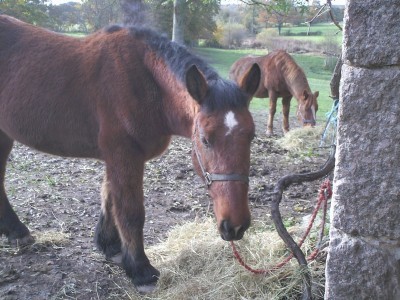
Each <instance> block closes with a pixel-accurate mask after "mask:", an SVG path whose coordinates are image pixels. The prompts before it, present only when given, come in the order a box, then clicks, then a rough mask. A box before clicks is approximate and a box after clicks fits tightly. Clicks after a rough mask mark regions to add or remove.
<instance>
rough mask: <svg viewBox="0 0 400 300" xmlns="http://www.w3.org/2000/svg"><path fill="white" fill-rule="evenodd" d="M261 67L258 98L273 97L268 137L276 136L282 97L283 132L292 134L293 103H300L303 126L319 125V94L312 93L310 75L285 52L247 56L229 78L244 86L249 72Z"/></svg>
mask: <svg viewBox="0 0 400 300" xmlns="http://www.w3.org/2000/svg"><path fill="white" fill-rule="evenodd" d="M255 63H257V64H258V65H259V66H260V68H261V80H260V86H259V87H258V89H257V91H256V93H255V94H254V97H258V98H267V97H269V117H268V124H267V135H272V134H273V120H274V115H275V112H276V101H277V99H278V97H282V112H283V132H284V133H287V132H288V131H289V110H290V100H291V99H292V97H293V96H294V97H295V98H296V99H297V102H298V109H297V117H298V119H299V122H301V123H302V124H303V126H310V125H311V126H314V125H315V114H316V112H317V110H318V102H317V97H318V95H319V92H318V91H317V92H315V93H314V94H313V93H312V92H311V89H310V86H309V85H308V81H307V78H306V75H305V74H304V72H303V70H302V69H301V68H300V67H299V66H298V65H297V64H296V62H295V61H294V59H293V58H292V57H291V56H290V55H289V54H288V53H287V52H286V51H284V50H277V51H274V52H271V53H270V54H268V55H265V56H246V57H243V58H241V59H239V60H237V61H236V62H235V63H234V64H233V65H232V67H231V69H230V71H229V77H230V78H231V79H232V80H235V81H236V82H240V81H241V80H242V78H243V76H244V75H245V74H246V71H247V70H248V68H249V67H250V66H251V65H253V64H255Z"/></svg>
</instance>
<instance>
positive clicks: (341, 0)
mask: <svg viewBox="0 0 400 300" xmlns="http://www.w3.org/2000/svg"><path fill="white" fill-rule="evenodd" d="M71 1H75V2H80V0H50V2H51V3H53V4H54V5H58V4H61V3H65V2H71ZM221 1H222V4H226V3H237V2H239V1H238V0H221ZM345 2H346V0H332V4H333V5H335V4H337V5H344V4H345ZM320 3H321V4H322V3H324V0H320Z"/></svg>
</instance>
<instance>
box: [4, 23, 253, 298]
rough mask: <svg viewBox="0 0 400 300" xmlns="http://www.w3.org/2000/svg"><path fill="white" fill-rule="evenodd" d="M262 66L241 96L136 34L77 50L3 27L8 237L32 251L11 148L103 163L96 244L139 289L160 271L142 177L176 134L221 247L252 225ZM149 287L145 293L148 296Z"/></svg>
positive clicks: (54, 37)
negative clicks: (12, 180)
mask: <svg viewBox="0 0 400 300" xmlns="http://www.w3.org/2000/svg"><path fill="white" fill-rule="evenodd" d="M259 80H260V69H259V67H258V66H257V65H253V66H251V67H250V68H249V70H248V72H247V74H246V75H244V76H242V81H241V82H240V83H239V85H236V84H235V83H233V82H231V81H226V80H224V79H222V78H221V77H219V76H218V74H217V73H216V72H215V71H214V70H213V69H212V68H210V67H209V66H207V65H206V64H205V62H204V61H202V60H201V59H200V58H198V57H196V56H194V55H192V54H190V53H189V52H188V51H187V50H186V49H185V48H184V47H182V46H179V45H178V44H176V43H173V42H170V41H169V40H168V39H167V38H165V37H163V36H160V35H157V34H156V33H155V32H153V31H151V30H148V29H144V28H139V27H129V28H124V27H119V26H111V27H108V28H106V29H104V30H102V31H99V32H97V33H95V34H93V35H90V36H88V37H86V38H83V39H76V38H71V37H67V36H63V35H60V34H56V33H52V32H50V31H47V30H44V29H40V28H37V27H34V26H32V25H28V24H26V23H23V22H21V21H18V20H16V19H14V18H11V17H7V16H0V236H1V235H2V234H4V235H6V236H7V237H8V239H9V241H10V242H11V243H15V242H19V243H27V242H31V241H32V237H31V235H30V232H29V230H28V228H27V227H26V226H25V225H24V224H22V223H21V222H20V220H19V219H18V217H17V215H16V214H15V212H14V210H13V209H12V207H11V205H10V203H9V200H8V198H7V196H6V193H5V188H4V177H5V169H6V162H7V157H8V155H9V153H10V152H11V148H12V146H13V142H14V140H16V141H18V142H21V143H23V144H25V145H28V146H30V147H32V148H35V149H37V150H40V151H44V152H47V153H51V154H54V155H60V156H67V157H83V158H94V159H99V160H103V161H104V162H105V165H106V174H105V177H104V182H103V186H102V193H101V196H102V205H101V215H100V219H99V222H98V225H97V228H96V233H95V236H96V237H95V240H96V243H97V245H98V248H99V249H100V250H102V251H103V252H104V253H105V255H106V257H107V258H109V259H111V258H115V257H119V258H121V259H122V260H121V263H122V266H123V268H124V269H125V271H126V273H127V275H128V276H129V277H131V278H132V280H133V283H134V284H135V285H136V286H137V287H138V289H140V290H143V291H145V288H146V287H150V288H153V287H154V285H155V283H156V281H157V279H158V276H159V272H158V271H157V270H156V269H155V268H154V267H153V266H152V265H151V264H150V262H149V260H148V258H147V256H146V255H145V252H144V246H143V225H144V221H145V212H144V203H143V201H144V199H143V172H144V165H145V162H146V161H147V160H149V159H151V158H153V157H155V156H157V155H160V154H161V153H162V152H163V151H164V150H165V149H166V147H167V146H168V144H169V142H170V138H171V136H172V135H180V136H184V137H187V138H191V139H192V143H193V153H192V159H193V163H194V167H195V169H196V171H197V172H198V173H199V175H200V176H201V177H203V178H204V180H205V182H206V183H207V187H208V189H209V193H210V195H211V197H212V198H213V201H214V211H215V215H216V219H217V224H218V229H219V231H220V234H221V236H222V238H223V239H224V240H237V239H241V238H242V237H243V234H244V232H245V230H246V229H247V228H248V227H249V224H250V212H249V207H248V196H247V193H248V174H249V164H250V142H251V140H252V138H253V136H254V123H253V119H252V117H251V115H250V112H249V110H248V106H247V103H248V101H249V100H250V98H251V97H252V95H253V94H254V92H255V91H256V89H257V87H258V83H259ZM142 288H143V289H142Z"/></svg>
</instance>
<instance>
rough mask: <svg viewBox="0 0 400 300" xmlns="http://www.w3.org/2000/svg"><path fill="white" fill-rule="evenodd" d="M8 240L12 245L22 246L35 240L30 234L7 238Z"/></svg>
mask: <svg viewBox="0 0 400 300" xmlns="http://www.w3.org/2000/svg"><path fill="white" fill-rule="evenodd" d="M8 242H9V243H10V245H11V246H12V247H23V246H27V245H31V244H33V243H34V242H35V239H34V238H33V236H31V235H30V234H29V235H27V236H24V237H22V238H10V237H9V238H8Z"/></svg>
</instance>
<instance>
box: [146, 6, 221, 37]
mask: <svg viewBox="0 0 400 300" xmlns="http://www.w3.org/2000/svg"><path fill="white" fill-rule="evenodd" d="M220 2H221V1H220V0H147V1H146V3H147V4H148V5H149V7H150V10H151V13H152V15H153V16H152V19H153V20H156V24H154V26H155V27H156V28H157V29H159V30H160V31H163V32H165V33H168V34H169V35H170V36H173V35H174V34H173V30H172V29H173V27H174V25H173V19H174V11H175V12H177V14H176V16H175V17H176V19H177V20H176V21H177V22H176V24H175V26H177V27H175V30H174V32H175V35H174V38H175V40H177V38H176V37H175V36H176V35H177V34H181V33H182V32H183V41H184V42H185V43H192V42H193V41H195V40H197V39H199V38H208V37H211V36H212V32H213V31H214V30H215V28H216V23H215V20H214V17H215V16H216V15H217V14H218V12H219V7H220ZM174 5H175V7H174Z"/></svg>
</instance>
